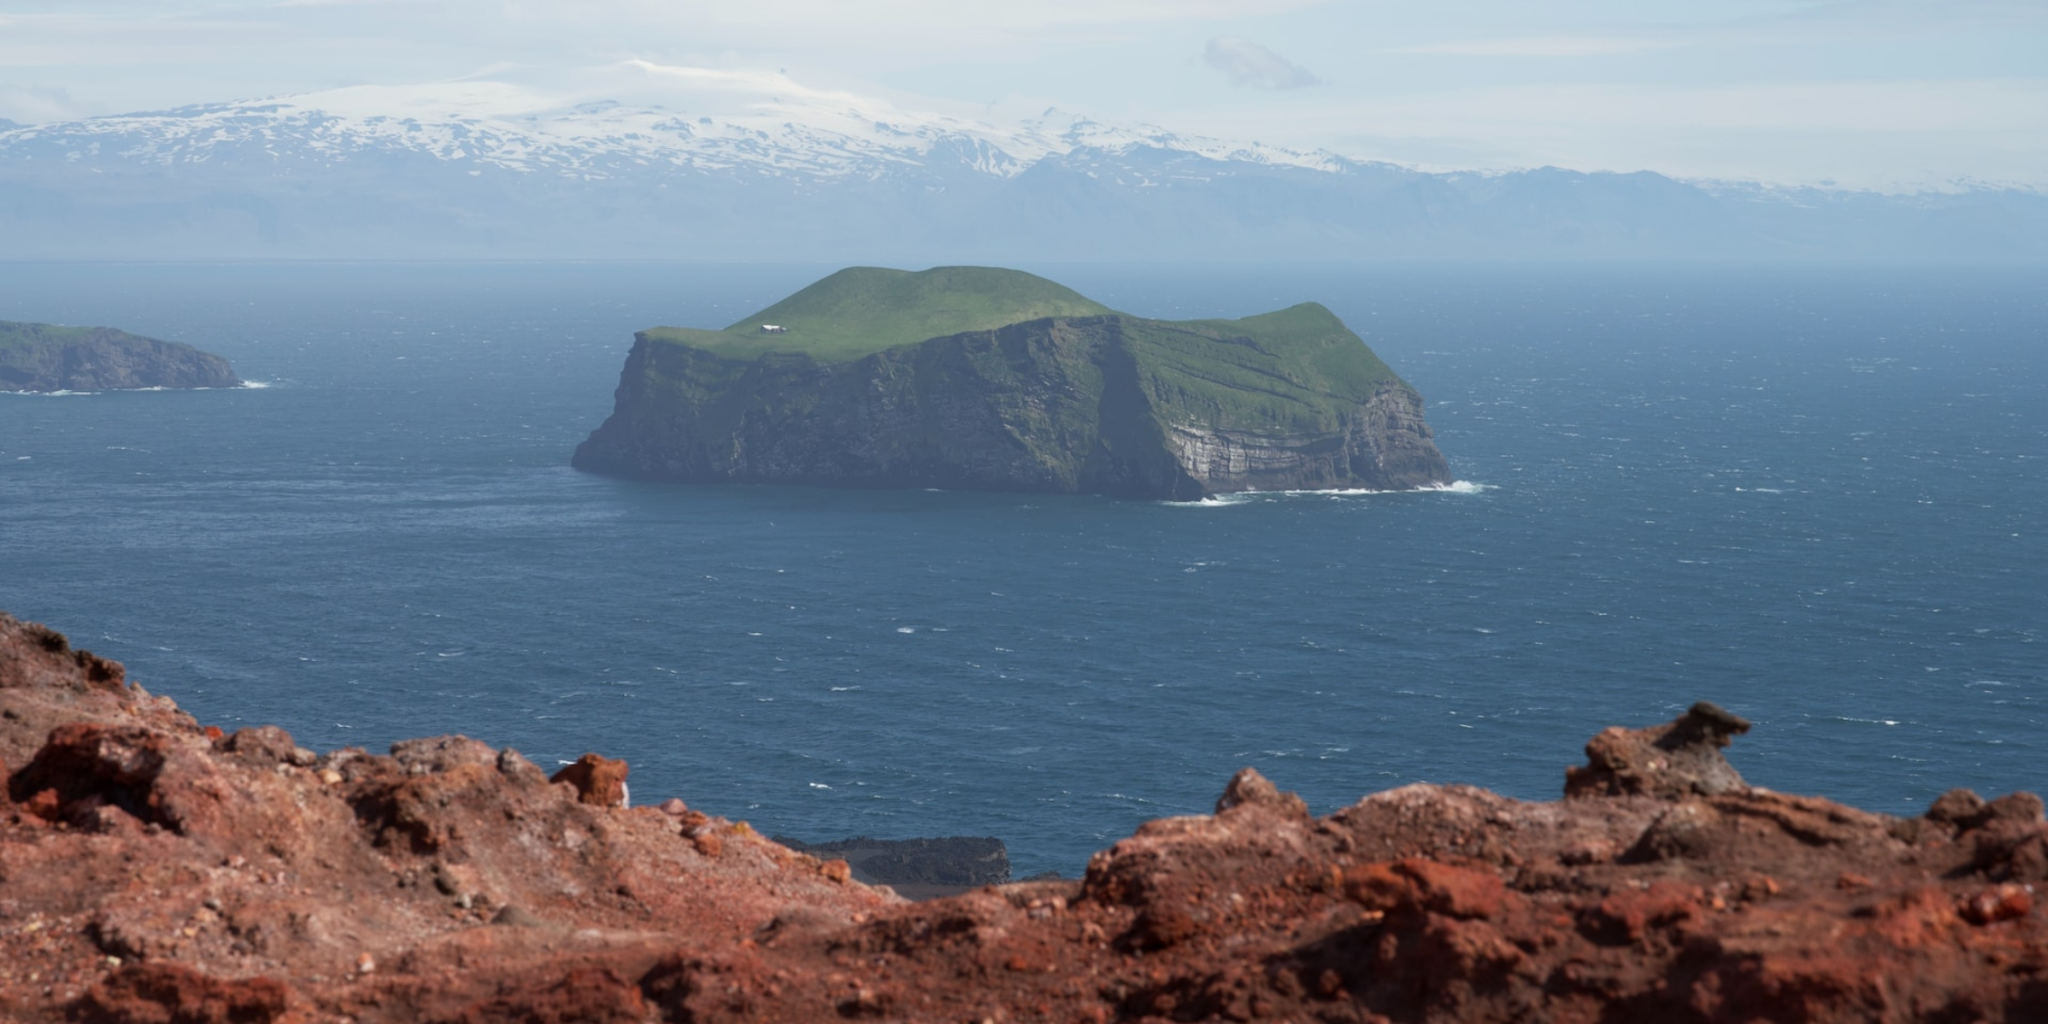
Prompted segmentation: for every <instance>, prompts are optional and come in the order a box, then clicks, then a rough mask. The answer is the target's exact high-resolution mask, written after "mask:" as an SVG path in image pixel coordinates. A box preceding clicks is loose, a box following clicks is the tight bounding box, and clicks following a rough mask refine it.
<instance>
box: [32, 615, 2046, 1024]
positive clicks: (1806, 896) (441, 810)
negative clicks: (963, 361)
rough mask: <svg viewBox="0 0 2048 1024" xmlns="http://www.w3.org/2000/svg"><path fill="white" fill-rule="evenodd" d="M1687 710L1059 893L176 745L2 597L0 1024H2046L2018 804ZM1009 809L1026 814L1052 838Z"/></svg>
mask: <svg viewBox="0 0 2048 1024" xmlns="http://www.w3.org/2000/svg"><path fill="white" fill-rule="evenodd" d="M1747 728H1748V723H1746V722H1744V721H1742V720H1741V719H1739V718H1737V717H1735V716H1733V715H1730V714H1728V713H1727V712H1725V711H1721V710H1720V709H1717V708H1714V707H1712V706H1710V705H1700V706H1696V707H1694V708H1693V709H1692V710H1691V711H1689V712H1687V713H1686V714H1684V715H1682V716H1680V717H1679V718H1678V719H1677V720H1675V721H1673V722H1671V723H1669V724H1666V725H1662V726H1656V727H1652V728H1648V729H1640V730H1626V729H1620V728H1615V729H1609V730H1607V731H1605V732H1603V733H1601V734H1599V735H1598V736H1596V737H1595V738H1594V739H1593V741H1592V742H1591V743H1590V744H1588V746H1587V750H1586V754H1587V764H1586V765H1584V766H1582V767H1579V768H1576V769H1573V770H1572V771H1571V772H1570V774H1569V776H1568V779H1567V783H1566V789H1567V794H1566V798H1565V799H1564V800H1561V801H1558V802H1551V803H1530V802H1523V801H1518V800H1510V799H1507V798H1504V797H1500V796H1496V795H1494V794H1492V793H1488V792H1486V791H1483V790H1478V789H1473V788H1470V787H1466V786H1438V785H1411V786H1404V787H1402V788H1399V789H1394V790H1389V791H1386V792H1381V793H1376V794H1373V795H1370V796H1367V797H1365V798H1363V799H1361V800H1359V801H1358V802H1357V803H1355V804H1353V805H1351V806H1349V807H1346V808H1343V809H1341V810H1339V811H1337V812H1335V813H1333V814H1329V815H1326V816H1322V817H1316V816H1313V815H1311V814H1310V813H1309V811H1308V809H1307V808H1306V807H1305V806H1304V805H1303V804H1302V802H1301V801H1300V800H1299V799H1297V798H1295V797H1294V796H1292V795H1291V794H1288V793H1284V792H1281V791H1280V790H1278V789H1277V788H1276V787H1275V786H1274V785H1273V784H1272V783H1271V782H1269V781H1267V780H1266V779H1264V778H1263V777H1261V776H1260V775H1258V773H1256V772H1254V771H1251V770H1250V769H1246V770H1245V771H1242V772H1240V773H1238V775H1237V776H1236V777H1235V778H1233V779H1231V780H1230V782H1229V784H1228V785H1227V786H1226V787H1225V788H1224V791H1223V794H1222V796H1221V798H1220V799H1219V800H1218V801H1217V803H1216V808H1215V813H1214V814H1201V815H1190V816H1185V817H1178V818H1167V819H1162V820H1158V821H1153V822H1150V823H1148V824H1146V825H1144V826H1142V827H1141V828H1139V830H1138V831H1137V834H1136V835H1134V836H1132V837H1130V838H1127V839H1124V840H1122V841H1120V842H1118V843H1116V844H1115V845H1113V846H1111V847H1109V848H1108V849H1106V850H1103V851H1102V852H1100V853H1098V854H1096V855H1095V857H1094V858H1093V859H1092V860H1091V861H1090V862H1089V864H1088V869H1087V874H1086V876H1085V877H1084V878H1083V879H1081V880H1080V881H1077V882H1024V883H1016V884H1011V885H1005V886H992V887H989V888H985V889H981V890H978V891H975V892H972V893H968V894H966V895H963V896H958V897H953V898H949V899H943V900H937V901H933V902H928V903H917V904H913V903H907V902H904V901H902V900H900V899H898V898H896V897H895V896H894V895H893V894H891V893H890V892H888V891H886V890H883V889H877V888H870V887H867V886H863V885H861V884H860V883H858V882H857V881H854V880H853V879H852V877H851V872H850V871H849V869H848V866H847V864H846V862H844V861H835V860H820V859H818V858H815V857H811V856H808V855H805V854H801V853H797V852H794V851H791V850H788V849H786V848H784V847H782V846H780V845H777V844H775V843H773V842H770V841H768V840H766V839H763V838H762V837H761V836H760V835H758V834H757V833H755V832H754V831H753V830H752V829H750V828H748V827H747V826H746V825H745V824H744V823H741V822H733V821H729V820H726V819H723V818H719V817H716V816H711V815H707V814H704V813H701V812H700V811H697V810H693V809H691V808H688V807H685V806H683V805H682V803H681V802H680V801H674V800H671V801H668V802H666V803H664V804H662V805H660V806H659V807H635V808H631V809H627V808H623V807H619V806H616V796H617V794H616V792H615V788H616V786H617V784H618V783H619V782H620V781H622V780H623V777H624V774H625V770H626V767H625V765H623V764H622V763H620V762H616V761H609V760H606V759H604V758H598V757H592V758H586V759H585V761H584V762H579V764H583V765H585V766H586V770H585V771H584V772H583V773H582V774H581V775H575V774H573V773H571V772H568V771H565V772H563V773H560V775H559V776H558V778H561V779H562V781H559V782H550V780H549V779H548V777H547V776H545V775H543V774H542V773H541V771H540V770H539V769H537V768H535V767H534V766H533V765H532V764H531V763H530V762H528V761H527V760H526V759H525V758H523V757H521V756H520V755H519V754H518V753H517V752H516V751H512V750H497V749H493V748H491V747H489V746H487V745H485V744H483V743H480V742H477V741H475V740H470V739H466V738H463V737H460V736H446V737H439V738H434V739H423V740H408V741H405V742H401V743H398V744H395V745H393V747H392V748H391V751H390V753H389V754H388V755H381V754H371V753H368V752H366V751H363V750H358V749H344V750H337V751H329V752H325V753H316V752H314V751H311V750H306V749H303V748H301V747H299V746H297V745H296V744H294V743H293V741H292V739H291V737H290V736H289V735H287V734H285V733H284V732H283V730H280V729H276V728H274V727H262V728H252V729H244V730H241V731H238V732H236V733H233V734H230V735H222V734H221V733H220V731H219V730H216V729H206V728H202V727H201V726H200V725H199V724H198V723H196V722H194V721H193V720H192V719H191V717H190V716H188V715H186V714H185V713H184V712H182V711H180V710H179V709H178V708H177V706H176V705H175V704H173V703H172V702H171V701H170V700H169V699H167V698H163V697H154V696H150V695H149V694H147V693H145V692H143V691H142V690H141V689H139V688H137V687H135V686H133V685H131V684H129V683H128V682H127V681H126V679H125V673H124V672H123V670H122V668H121V666H119V665H118V664H115V663H113V662H108V661H105V660H103V659H100V658H96V657H93V656H92V655H90V654H87V653H85V652H81V651H76V650H73V649H72V648H71V647H70V646H69V644H68V643H67V642H66V641H65V639H64V638H63V637H62V636H61V635H59V634H57V633H55V632H53V631H51V630H48V629H45V628H43V627H40V626H34V625H28V624H24V623H21V622H18V621H16V620H14V619H12V618H9V617H7V616H5V615H4V614H0V776H4V777H5V781H6V786H5V788H4V792H0V1019H4V1020H9V1021H59V1020H69V1021H120V1022H137V1024H139V1022H144V1021H149V1022H164V1021H177V1022H182V1024H206V1022H229V1021H233V1022H244V1024H249V1022H259V1024H260V1022H300V1021H329V1020H343V1019H346V1020H354V1021H359V1022H364V1024H374V1022H394V1024H395V1022H400V1021H426V1022H444V1021H445V1022H457V1021H461V1022H469V1024H488V1022H505V1024H511V1022H522V1024H531V1022H547V1024H554V1022H568V1021H597V1022H606V1024H625V1022H653V1021H667V1022H677V1024H681V1022H699V1024H713V1022H739V1021H758V1020H770V1021H808V1020H829V1019H842V1018H843V1019H875V1020H900V1021H920V1022H921V1021H935V1022H936V1021H963V1020H966V1021H979V1020H1006V1021H1026V1020H1051V1021H1111V1020H1125V1021H1169V1020H1170V1021H1209V1020H1230V1021H1248V1020H1272V1021H1282V1020H1285V1021H1329V1022H1337V1021H1344V1022H1361V1024H1363V1022H1372V1024H1385V1022H1388V1021H1441V1022H1467V1021H1472V1022H1478V1021H1486V1022H1500V1024H1508V1022H1522V1021H1557V1022H1588V1024H1591V1022H1602V1024H1627V1022H1638V1021H1640V1022H1658V1024H1665V1022H1672V1021H1677V1022H1690V1024H1718V1022H1729V1024H1734V1022H1754V1021H1788V1022H1789V1021H1800V1022H1835V1021H1840V1022H1850V1021H1898V1022H1906V1021H1930V1022H1932V1021H1964V1020H1967V1021H1993V1022H1997V1021H2010V1022H2022V1021H2039V1020H2043V1019H2048V920H2044V915H2043V912H2042V911H2041V909H2040V908H2039V906H2038V900H2037V888H2038V887H2039V886H2041V885H2043V884H2048V823H2044V821H2043V819H2042V805H2041V801H2040V800H2039V799H2038V798H2036V797H2034V796H2032V795H2030V794H2026V793H2015V794H2011V795H2008V796H2004V797H2000V798H1998V799H1996V800H1990V801H1986V800H1983V799H1980V798H1979V797H1977V796H1976V795H1975V794H1972V793H1969V792H1967V791H1962V790H1958V791H1954V792H1951V793H1949V794H1947V795H1945V796H1943V797H1941V798H1940V799H1939V800H1937V801H1935V803H1934V805H1933V806H1932V807H1930V808H1929V809H1928V811H1927V813H1926V814H1924V815H1922V816H1919V817H1913V818H1895V817H1890V816H1887V815H1878V814H1869V813H1865V812H1862V811H1858V810H1856V809H1854V808H1849V807H1844V806H1842V805H1839V804H1835V803H1831V802H1829V801H1827V800H1822V799H1818V798H1814V797H1800V796H1791V795H1787V794H1781V793H1774V792H1769V791H1766V790H1762V789H1756V788H1752V787H1750V786H1748V785H1747V784H1746V783H1745V782H1744V781H1743V780H1742V777H1741V776H1740V775H1739V774H1738V773H1737V772H1736V771H1735V770H1734V768H1733V767H1732V766H1730V765H1729V764H1728V763H1727V761H1726V760H1725V759H1724V757H1723V756H1722V753H1721V751H1722V749H1723V748H1724V747H1725V746H1726V745H1727V744H1728V743H1729V742H1730V741H1731V739H1732V738H1733V737H1735V736H1737V735H1739V734H1740V733H1742V732H1743V731H1745V730H1746V729H1747ZM1045 827H1048V828H1056V827H1058V823H1057V822H1047V823H1046V824H1045Z"/></svg>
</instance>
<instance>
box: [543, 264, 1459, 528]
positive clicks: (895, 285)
mask: <svg viewBox="0 0 2048 1024" xmlns="http://www.w3.org/2000/svg"><path fill="white" fill-rule="evenodd" d="M572 464H573V465H574V466H575V467H576V468H578V469H581V470H585V471H588V472H594V473H604V474H609V475H614V476H623V477H632V478H637V479H647V480H668V481H680V482H693V483H706V482H734V483H769V484H803V485H812V486H836V487H923V488H944V489H950V490H994V491H1027V492H1042V493H1063V494H1106V495H1112V496H1118V497H1132V498H1153V499H1166V500H1180V501H1185V500H1197V499H1202V498H1208V497H1211V496H1214V495H1217V494H1222V493H1228V492H1235V491H1255V490H1328V489H1364V490H1410V489H1415V488H1423V487H1440V486H1443V485H1446V484H1449V483H1450V482H1451V479H1452V478H1451V475H1450V469H1449V467H1448V465H1447V464H1446V463H1445V461H1444V457H1443V455H1442V453H1440V452H1438V451H1437V448H1436V444H1435V442H1434V439H1433V434H1432V433H1431V431H1430V429H1429V425H1428V424H1427V423H1426V422H1424V420H1423V411H1422V398H1421V396H1420V395H1418V394H1417V393H1416V392H1415V389H1414V388H1412V387H1410V386H1409V385H1408V384H1407V382H1406V381H1403V380H1402V379H1401V378H1400V377H1399V376H1398V375H1396V374H1395V373H1394V371H1393V370H1392V369H1390V368H1389V367H1388V366H1387V364H1386V363H1384V362H1382V361H1381V360H1380V358H1379V357H1378V356H1377V355H1375V354H1373V351H1372V349H1371V348H1369V347H1367V345H1366V344H1365V342H1364V341H1363V340H1362V339H1361V338H1359V336H1358V335H1356V334H1354V333H1352V332H1351V330H1350V329H1349V328H1347V327H1345V326H1344V323H1343V321H1341V320H1339V319H1338V318H1337V317H1336V316H1335V315H1334V314H1332V313H1331V312H1330V311H1329V310H1328V309H1325V308H1324V307H1322V306H1321V305H1318V304H1316V303H1313V302H1308V303H1303V304H1301V305H1297V306H1291V307H1289V308H1287V309H1283V310H1279V311H1277V312H1272V313H1265V314H1262V315H1258V316H1250V317H1245V318H1243V319H1240V320H1184V321H1168V320H1154V319H1149V318H1146V317H1139V316H1132V315H1129V314H1126V313H1119V312H1117V311H1115V310H1112V309H1110V308H1109V307H1107V306H1104V305H1102V304H1101V303H1098V302H1095V301H1093V300H1091V299H1088V298H1086V297H1085V296H1082V295H1080V294H1079V293H1077V292H1074V291H1073V290H1071V289H1069V288H1066V287H1064V286H1061V285H1059V284H1056V283H1054V282H1052V281H1048V280H1046V279H1044V278H1042V277H1038V276H1035V275H1032V274H1027V273H1024V272H1022V271H1017V270H1004V269H999V268H992V267H938V268H934V269H931V270H925V271H921V272H911V271H904V270H889V269H883V268H877V267H852V268H848V269H846V270H841V271H839V272H838V273H835V274H832V275H830V276H828V277H826V278H824V279H823V280H820V281H818V282H816V283H814V284H812V285H810V286H809V287H807V288H804V289H803V290H802V291H799V292H797V293H796V294H794V295H792V296H790V297H789V298H787V299H784V300H782V301H781V302H778V303H776V304H775V305H772V306H769V307H768V308H767V309H764V310H761V311H760V312H758V313H755V314H754V315H752V316H750V317H747V318H745V319H743V320H741V321H739V322H738V323H735V324H733V325H731V326H729V327H726V328H724V329H722V330H698V329H692V328H680V327H657V328H654V329H651V330H645V331H641V332H639V333H638V334H636V335H635V336H634V343H633V349H632V352H631V353H630V354H629V355H628V356H627V358H626V365H625V370H624V372H623V373H621V375H620V378H619V387H618V390H617V392H616V394H615V405H614V408H613V410H612V414H611V417H610V418H609V419H607V420H606V421H605V422H604V424H603V426H600V427H599V428H598V429H597V430H596V431H595V432H593V433H592V434H591V435H590V437H589V439H588V440H586V441H584V442H583V443H582V444H581V445H579V446H578V447H577V449H576V453H575V456H574V458H573V460H572Z"/></svg>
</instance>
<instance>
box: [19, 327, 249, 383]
mask: <svg viewBox="0 0 2048 1024" xmlns="http://www.w3.org/2000/svg"><path fill="white" fill-rule="evenodd" d="M241 384H242V379H241V378H240V377H237V376H235V371H234V368H233V367H231V366H229V365H228V361H227V360H225V359H222V358H221V357H219V356H217V355H213V354H212V353H209V352H201V351H200V350H198V349H196V348H193V347H192V346H190V345H181V344H179V343H177V342H175V341H159V340H157V339H155V338H145V337H142V336H140V335H135V334H129V333H128V332H126V331H118V330H115V329H114V328H111V327H57V326H53V325H50V324H27V323H14V322H11V321H0V391H116V390H128V389H135V388H232V387H240V386H241Z"/></svg>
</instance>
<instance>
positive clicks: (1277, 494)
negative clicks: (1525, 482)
mask: <svg viewBox="0 0 2048 1024" xmlns="http://www.w3.org/2000/svg"><path fill="white" fill-rule="evenodd" d="M1499 489H1500V488H1499V486H1498V485H1495V484H1482V483H1478V482H1475V481H1472V480H1453V481H1451V482H1450V483H1447V484H1429V485H1427V486H1424V487H1408V488H1402V489H1399V490H1375V489H1373V488H1370V487H1328V488H1321V489H1314V490H1300V491H1234V492H1232V493H1229V494H1218V495H1214V496H1212V497H1208V498H1202V499H1200V500H1198V501H1162V502H1160V504H1162V505H1171V506H1173V507H1175V508H1226V507H1229V506H1232V505H1245V504H1250V503H1252V502H1258V501H1274V500H1276V499H1279V498H1356V497H1361V496H1364V495H1371V494H1413V493H1415V492H1417V491H1435V492H1440V493H1444V494H1479V493H1482V492H1485V491H1493V490H1499Z"/></svg>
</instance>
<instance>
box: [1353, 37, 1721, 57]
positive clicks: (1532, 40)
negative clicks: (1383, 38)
mask: <svg viewBox="0 0 2048 1024" xmlns="http://www.w3.org/2000/svg"><path fill="white" fill-rule="evenodd" d="M1683 45H1685V44H1684V43H1683V42H1681V41H1679V40H1676V39H1649V38H1643V37H1630V36H1528V37H1524V38H1520V39H1466V40H1459V41H1457V42H1450V43H1429V44H1426V45H1422V46H1402V47H1396V48H1394V49H1390V50H1382V51H1380V52H1382V53H1414V54H1427V55H1432V56H1444V57H1611V56H1618V55H1623V54H1631V53H1645V52H1647V51H1650V50H1666V49H1670V48H1672V47H1675V46H1683Z"/></svg>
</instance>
